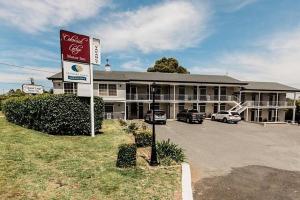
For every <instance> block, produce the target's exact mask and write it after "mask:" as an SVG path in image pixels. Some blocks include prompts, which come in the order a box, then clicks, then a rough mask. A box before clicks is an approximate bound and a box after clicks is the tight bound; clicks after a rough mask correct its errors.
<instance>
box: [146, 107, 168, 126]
mask: <svg viewBox="0 0 300 200" xmlns="http://www.w3.org/2000/svg"><path fill="white" fill-rule="evenodd" d="M154 114H155V115H154V118H155V123H161V124H166V123H167V115H166V112H165V111H163V110H155V113H154ZM144 119H145V122H148V123H153V111H152V110H148V112H147V114H146V115H145V118H144Z"/></svg>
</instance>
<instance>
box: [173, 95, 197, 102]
mask: <svg viewBox="0 0 300 200" xmlns="http://www.w3.org/2000/svg"><path fill="white" fill-rule="evenodd" d="M175 97H176V100H181V101H193V100H197V95H193V94H176V96H175Z"/></svg>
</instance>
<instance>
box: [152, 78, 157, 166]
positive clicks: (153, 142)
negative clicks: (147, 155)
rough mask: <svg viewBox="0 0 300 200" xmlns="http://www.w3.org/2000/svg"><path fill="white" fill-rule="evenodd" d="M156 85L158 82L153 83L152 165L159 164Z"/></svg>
mask: <svg viewBox="0 0 300 200" xmlns="http://www.w3.org/2000/svg"><path fill="white" fill-rule="evenodd" d="M155 86H156V84H155V83H153V84H152V146H151V159H150V165H151V166H157V165H158V161H157V151H156V141H155V109H154V104H155V92H156V91H155V89H156V88H155Z"/></svg>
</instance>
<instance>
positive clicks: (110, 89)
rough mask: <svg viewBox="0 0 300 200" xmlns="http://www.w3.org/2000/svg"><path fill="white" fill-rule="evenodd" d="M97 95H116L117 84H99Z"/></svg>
mask: <svg viewBox="0 0 300 200" xmlns="http://www.w3.org/2000/svg"><path fill="white" fill-rule="evenodd" d="M99 96H117V85H116V84H99Z"/></svg>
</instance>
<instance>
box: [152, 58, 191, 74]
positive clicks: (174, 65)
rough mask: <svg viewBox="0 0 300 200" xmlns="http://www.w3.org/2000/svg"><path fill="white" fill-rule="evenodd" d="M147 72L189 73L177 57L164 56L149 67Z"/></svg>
mask: <svg viewBox="0 0 300 200" xmlns="http://www.w3.org/2000/svg"><path fill="white" fill-rule="evenodd" d="M147 72H162V73H179V74H189V71H187V69H186V68H184V67H182V66H181V65H179V63H178V61H177V60H176V59H175V58H166V57H163V58H161V59H159V60H157V61H155V64H154V66H153V67H149V68H148V69H147Z"/></svg>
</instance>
